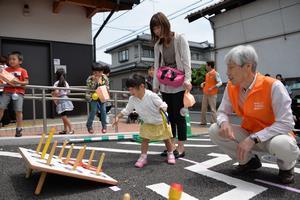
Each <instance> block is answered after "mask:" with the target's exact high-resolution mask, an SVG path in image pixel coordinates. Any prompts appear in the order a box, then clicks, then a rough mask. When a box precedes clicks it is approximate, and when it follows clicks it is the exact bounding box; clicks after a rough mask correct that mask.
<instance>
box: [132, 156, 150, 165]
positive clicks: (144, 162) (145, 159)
mask: <svg viewBox="0 0 300 200" xmlns="http://www.w3.org/2000/svg"><path fill="white" fill-rule="evenodd" d="M146 164H147V158H142V157H140V158H139V159H138V160H137V161H136V163H135V165H134V166H135V167H137V168H143V167H144V166H145V165H146Z"/></svg>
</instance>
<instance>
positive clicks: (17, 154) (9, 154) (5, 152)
mask: <svg viewBox="0 0 300 200" xmlns="http://www.w3.org/2000/svg"><path fill="white" fill-rule="evenodd" d="M0 156H7V157H14V158H22V156H21V155H20V154H19V153H15V152H9V151H0Z"/></svg>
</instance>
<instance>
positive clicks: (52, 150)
mask: <svg viewBox="0 0 300 200" xmlns="http://www.w3.org/2000/svg"><path fill="white" fill-rule="evenodd" d="M56 146H57V141H55V142H54V143H53V145H52V149H51V151H50V154H49V157H48V160H47V165H50V163H51V160H52V157H53V155H54V153H55V149H56Z"/></svg>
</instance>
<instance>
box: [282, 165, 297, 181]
mask: <svg viewBox="0 0 300 200" xmlns="http://www.w3.org/2000/svg"><path fill="white" fill-rule="evenodd" d="M278 176H279V179H280V182H281V183H283V184H289V183H294V181H295V175H294V167H293V168H292V169H290V170H281V169H280V170H279V174H278Z"/></svg>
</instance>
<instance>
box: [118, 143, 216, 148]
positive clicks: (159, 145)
mask: <svg viewBox="0 0 300 200" xmlns="http://www.w3.org/2000/svg"><path fill="white" fill-rule="evenodd" d="M118 144H128V145H141V144H140V143H137V142H118ZM149 146H157V147H164V146H165V144H161V143H150V144H149ZM215 146H216V145H213V144H184V147H215Z"/></svg>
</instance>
